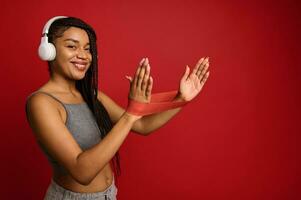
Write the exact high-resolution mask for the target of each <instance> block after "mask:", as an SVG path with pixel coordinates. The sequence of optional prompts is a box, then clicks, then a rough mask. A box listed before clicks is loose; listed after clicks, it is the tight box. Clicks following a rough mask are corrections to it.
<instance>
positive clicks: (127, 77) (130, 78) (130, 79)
mask: <svg viewBox="0 0 301 200" xmlns="http://www.w3.org/2000/svg"><path fill="white" fill-rule="evenodd" d="M125 78H126V79H128V80H129V81H130V83H131V82H132V81H133V78H132V77H130V76H125Z"/></svg>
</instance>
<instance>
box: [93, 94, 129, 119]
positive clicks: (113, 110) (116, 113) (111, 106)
mask: <svg viewBox="0 0 301 200" xmlns="http://www.w3.org/2000/svg"><path fill="white" fill-rule="evenodd" d="M98 100H100V101H101V102H102V103H103V105H104V106H105V108H106V110H107V111H108V113H109V116H110V118H111V120H112V122H113V123H114V124H115V123H116V122H117V121H118V120H119V119H120V117H121V116H122V114H123V113H124V112H125V110H124V109H123V108H122V107H120V106H119V105H118V104H117V103H115V102H114V101H113V100H112V99H111V98H110V97H109V96H107V95H106V94H105V93H103V92H101V91H98Z"/></svg>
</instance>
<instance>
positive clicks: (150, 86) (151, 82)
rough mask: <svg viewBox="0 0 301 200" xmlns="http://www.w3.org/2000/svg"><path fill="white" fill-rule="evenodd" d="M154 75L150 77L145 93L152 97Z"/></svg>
mask: <svg viewBox="0 0 301 200" xmlns="http://www.w3.org/2000/svg"><path fill="white" fill-rule="evenodd" d="M153 82H154V81H153V77H151V76H150V77H149V81H148V85H147V88H146V93H145V96H146V98H148V97H150V96H151V93H152V89H153Z"/></svg>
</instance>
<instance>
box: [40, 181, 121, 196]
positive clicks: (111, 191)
mask: <svg viewBox="0 0 301 200" xmlns="http://www.w3.org/2000/svg"><path fill="white" fill-rule="evenodd" d="M116 195H117V188H116V186H115V182H114V178H113V182H112V184H111V185H110V186H109V187H108V188H107V189H106V190H105V191H102V192H92V193H78V192H73V191H71V190H67V189H65V188H63V187H62V186H60V185H58V184H57V183H56V182H55V181H54V180H53V179H52V178H51V183H50V185H49V187H48V189H47V192H46V194H45V197H44V200H116Z"/></svg>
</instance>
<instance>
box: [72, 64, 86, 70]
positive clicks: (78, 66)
mask: <svg viewBox="0 0 301 200" xmlns="http://www.w3.org/2000/svg"><path fill="white" fill-rule="evenodd" d="M74 65H75V66H76V67H77V68H79V69H84V68H85V65H82V64H78V63H74Z"/></svg>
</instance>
